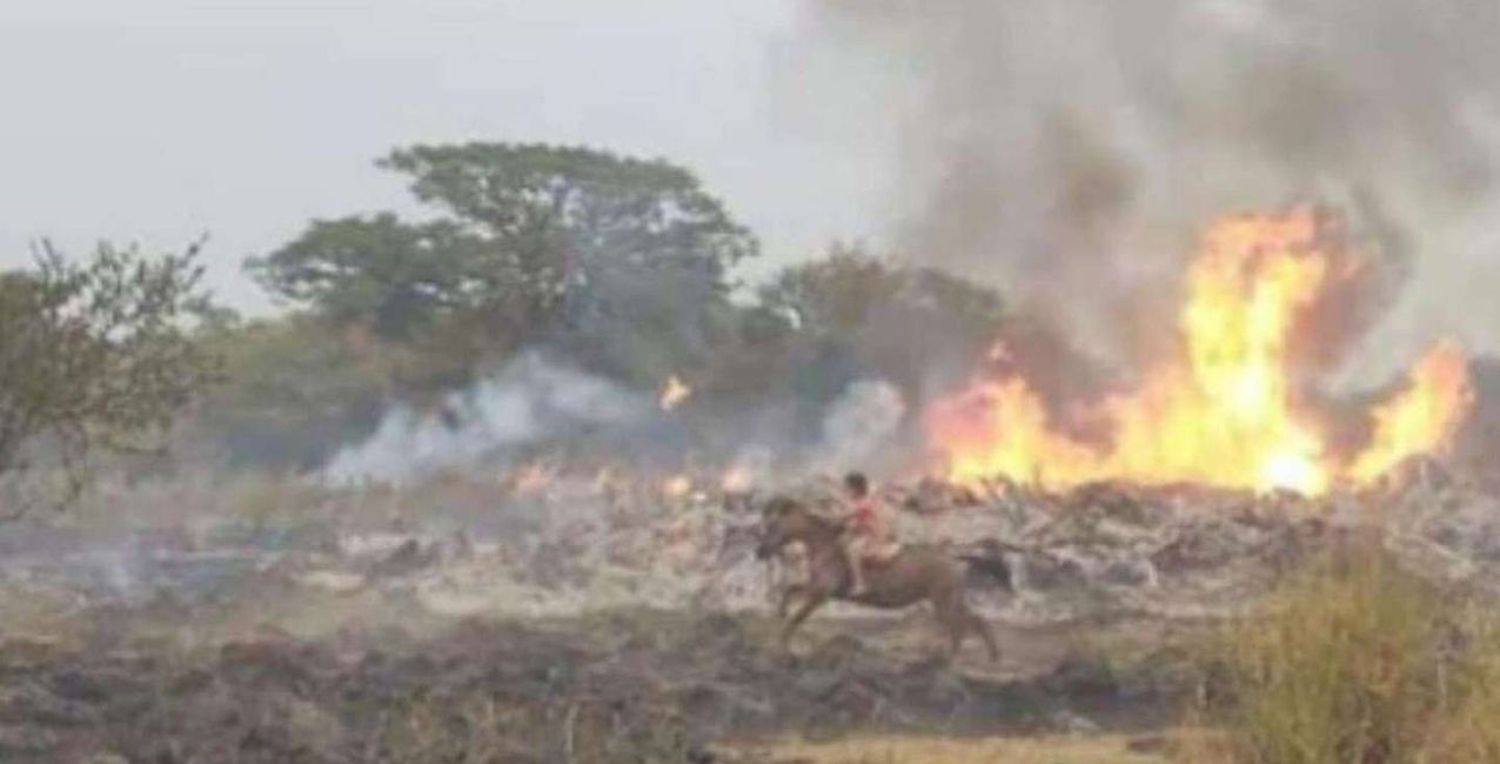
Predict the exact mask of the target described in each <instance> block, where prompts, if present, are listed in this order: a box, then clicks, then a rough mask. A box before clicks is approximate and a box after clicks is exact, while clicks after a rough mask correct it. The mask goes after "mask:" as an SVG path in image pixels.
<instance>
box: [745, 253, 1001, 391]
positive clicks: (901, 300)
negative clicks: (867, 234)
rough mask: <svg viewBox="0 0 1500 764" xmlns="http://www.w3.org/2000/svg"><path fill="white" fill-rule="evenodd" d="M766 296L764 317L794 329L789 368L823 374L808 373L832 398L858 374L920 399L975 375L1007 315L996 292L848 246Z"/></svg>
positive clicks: (802, 268) (787, 274)
mask: <svg viewBox="0 0 1500 764" xmlns="http://www.w3.org/2000/svg"><path fill="white" fill-rule="evenodd" d="M758 296H759V305H760V309H761V310H762V311H763V312H768V313H770V314H771V315H776V316H781V317H782V319H783V320H784V321H787V322H789V323H790V324H791V326H792V331H793V336H794V338H795V339H794V341H793V342H792V343H791V344H790V345H789V346H788V347H789V352H790V353H791V354H792V356H793V358H792V359H791V360H790V364H791V365H792V366H794V367H799V366H800V367H809V366H811V367H813V368H816V369H817V370H818V371H817V372H816V373H813V374H811V375H804V376H809V377H810V378H811V379H814V380H817V381H818V382H819V384H821V385H822V388H820V390H819V391H818V392H817V395H818V396H825V397H826V396H829V395H835V394H837V392H838V391H839V390H841V389H842V387H843V385H844V384H845V383H846V382H847V381H848V378H850V377H852V376H854V375H858V374H878V375H880V376H882V377H884V378H886V379H888V380H890V381H892V382H894V383H896V384H897V385H899V386H901V387H902V388H903V389H904V390H906V391H907V393H908V395H911V396H919V395H920V394H921V391H922V389H923V387H924V386H925V385H926V384H929V383H933V382H941V381H942V380H941V379H940V378H939V377H940V376H941V374H939V372H944V371H947V370H949V369H952V370H965V371H966V370H967V369H969V368H970V366H971V363H972V361H973V359H974V358H975V356H976V355H977V354H979V353H980V352H982V351H983V350H984V349H986V348H987V347H988V346H989V344H990V343H992V342H993V341H994V340H995V338H996V337H997V336H998V334H999V332H1000V329H1001V326H1002V323H1003V321H1004V319H1005V317H1006V313H1005V309H1004V301H1003V300H1002V299H1001V297H1000V295H999V293H997V292H996V291H995V290H993V289H991V288H989V287H986V286H983V285H981V284H977V283H975V282H972V281H968V280H966V279H964V278H961V277H958V276H955V275H953V274H950V273H947V272H945V271H942V270H939V269H936V268H929V267H920V266H909V265H903V264H901V263H899V262H896V261H893V260H890V259H887V258H880V257H876V256H873V255H871V254H869V253H868V252H865V251H863V250H862V249H860V248H858V247H849V246H836V247H834V248H833V250H832V251H831V252H830V253H829V254H828V255H827V256H826V257H823V258H821V259H818V260H812V261H809V262H806V263H800V264H798V265H794V266H791V267H788V268H786V269H784V270H782V271H781V272H779V273H778V274H776V276H774V277H773V278H772V279H771V280H770V281H769V282H767V283H766V284H764V285H762V286H761V288H760V290H759V293H758ZM808 394H809V395H811V394H812V393H808Z"/></svg>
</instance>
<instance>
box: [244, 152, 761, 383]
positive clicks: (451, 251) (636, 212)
mask: <svg viewBox="0 0 1500 764" xmlns="http://www.w3.org/2000/svg"><path fill="white" fill-rule="evenodd" d="M378 164H379V166H381V167H383V168H386V169H390V170H393V171H396V172H399V173H402V174H404V175H406V176H408V177H409V178H410V179H411V189H412V192H413V193H414V194H415V196H416V197H417V199H418V200H420V201H421V202H423V203H425V204H427V205H429V206H431V207H433V208H434V209H436V210H437V211H438V213H439V214H438V216H437V217H436V218H435V219H433V220H430V221H428V222H422V223H415V222H409V221H403V220H401V219H399V218H397V217H396V216H395V215H392V214H388V213H387V214H381V215H376V216H374V217H352V218H345V219H342V220H336V221H320V222H316V223H314V224H313V225H312V226H311V227H310V228H309V229H308V230H307V231H305V232H304V233H303V234H302V236H300V237H299V238H298V239H296V240H295V241H293V242H291V243H290V244H288V245H286V246H285V247H282V248H281V249H279V250H277V251H275V252H273V253H271V254H270V255H268V256H266V257H264V258H260V259H254V260H252V261H251V262H250V263H249V264H248V265H249V268H250V269H251V271H252V273H253V274H254V275H255V276H256V278H257V279H258V280H259V281H260V283H261V284H262V285H264V286H265V287H266V288H267V289H268V290H270V291H271V292H272V293H273V294H275V295H277V296H279V297H281V298H283V299H286V300H289V301H291V302H292V303H294V304H298V305H301V306H304V307H306V308H309V309H311V310H313V311H315V312H317V313H318V314H320V315H321V316H323V317H325V318H327V319H329V320H330V321H333V322H335V323H336V324H343V325H360V326H364V327H367V328H369V329H371V330H372V331H374V332H375V334H376V335H377V336H378V337H380V338H381V339H383V340H387V341H395V342H412V341H414V338H417V337H419V336H422V337H440V338H443V340H444V341H445V342H449V343H455V342H456V343H457V344H458V345H460V346H461V347H462V351H463V352H464V353H467V354H471V355H472V354H473V351H474V347H473V345H474V343H472V342H467V343H466V342H463V341H461V340H458V339H456V335H463V336H467V337H475V338H478V340H479V341H480V342H482V343H483V344H485V345H487V346H489V347H491V348H495V349H496V350H495V352H493V353H491V354H490V355H505V354H507V353H508V352H509V351H510V350H512V349H513V348H514V347H515V346H516V345H518V344H520V343H521V342H525V341H531V340H536V339H540V338H547V339H565V340H567V339H571V340H572V341H576V342H578V344H580V345H581V346H585V347H591V348H593V349H594V351H595V352H597V353H599V354H600V355H601V356H602V357H601V359H600V360H601V362H602V363H604V364H605V365H606V366H608V365H610V361H611V359H610V358H609V356H610V355H611V353H610V352H609V350H610V349H611V348H616V347H619V346H620V342H621V340H620V338H619V337H617V336H616V337H613V338H612V339H605V338H604V335H617V334H618V333H619V331H620V330H621V328H622V327H627V326H632V325H634V326H640V327H642V329H650V330H651V331H653V332H655V336H658V337H660V338H662V339H663V341H664V342H665V343H666V344H667V345H669V346H670V345H673V344H678V345H684V346H697V345H702V344H703V342H702V340H701V338H696V337H693V336H691V335H692V334H693V333H694V331H696V330H697V329H698V327H699V325H700V324H701V322H702V321H704V320H705V316H706V315H707V314H708V313H711V312H712V311H713V310H715V309H716V308H717V306H719V305H721V304H722V303H723V302H724V301H725V300H726V299H727V294H728V291H729V284H728V281H727V278H726V273H727V271H728V269H729V268H730V267H731V266H733V265H734V264H735V263H736V262H738V261H740V260H741V259H742V258H745V257H749V256H752V255H754V254H755V253H756V250H757V245H756V242H755V239H754V237H753V236H752V235H751V234H750V233H749V231H748V230H746V229H745V228H744V227H743V226H741V225H739V224H738V223H736V222H735V221H734V220H733V219H732V218H731V217H730V216H729V214H728V213H727V212H726V210H725V209H724V206H723V205H722V203H720V202H719V201H718V200H717V199H715V198H714V197H713V196H711V195H709V194H708V193H707V192H705V191H704V190H703V189H702V187H701V185H700V183H699V182H698V179H697V178H696V177H694V176H693V174H692V173H691V172H689V171H687V170H685V169H683V168H681V167H677V166H675V165H672V164H670V163H668V162H665V161H662V160H651V161H643V160H637V159H629V158H622V157H617V156H615V155H613V154H609V153H605V152H600V151H594V150H590V149H582V148H560V147H552V146H545V145H530V144H527V145H519V144H503V143H471V144H464V145H455V146H415V147H412V148H407V149H401V150H398V151H395V152H393V153H392V154H391V155H389V156H388V157H386V158H385V159H382V160H381V161H380V162H379V163H378ZM639 339H641V338H640V337H636V336H632V337H630V338H627V340H628V341H626V342H625V344H631V342H634V341H635V340H639ZM680 351H681V349H680V348H679V349H677V350H672V351H670V352H668V353H667V354H668V355H671V354H674V353H679V352H680ZM615 355H616V357H615V358H614V359H613V360H614V361H619V360H620V359H621V358H622V357H623V356H618V354H615ZM474 360H475V361H476V362H478V363H483V362H484V361H486V360H490V359H485V358H482V357H480V358H475V359H474Z"/></svg>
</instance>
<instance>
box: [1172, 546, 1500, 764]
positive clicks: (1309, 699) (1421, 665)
mask: <svg viewBox="0 0 1500 764" xmlns="http://www.w3.org/2000/svg"><path fill="white" fill-rule="evenodd" d="M1497 663H1500V640H1496V639H1495V638H1494V629H1492V628H1489V627H1488V626H1486V625H1483V624H1481V623H1479V622H1478V621H1476V618H1475V613H1474V612H1472V611H1470V610H1467V609H1465V608H1464V607H1463V606H1462V605H1461V604H1459V603H1458V602H1456V601H1455V600H1454V599H1452V598H1450V597H1447V596H1445V595H1444V594H1443V593H1442V592H1439V591H1438V590H1436V589H1435V588H1433V587H1432V586H1429V585H1428V584H1426V583H1425V582H1423V581H1422V580H1421V579H1419V578H1417V577H1416V576H1414V575H1411V574H1409V573H1408V572H1406V571H1404V570H1403V569H1402V568H1401V567H1400V566H1399V565H1398V564H1397V563H1395V562H1394V561H1393V560H1391V559H1390V558H1389V557H1388V556H1387V555H1385V554H1384V553H1382V552H1380V551H1378V548H1376V547H1370V548H1362V549H1359V550H1354V551H1344V552H1341V553H1339V554H1338V555H1335V556H1334V557H1333V558H1331V559H1329V560H1327V561H1325V562H1323V563H1321V564H1318V565H1316V566H1314V567H1313V568H1312V569H1310V570H1308V571H1306V572H1304V573H1303V574H1301V575H1300V576H1298V577H1296V578H1295V579H1294V580H1292V581H1291V582H1290V583H1289V584H1288V585H1287V586H1285V587H1284V589H1283V590H1282V591H1280V592H1279V593H1278V594H1276V595H1275V596H1274V597H1273V599H1272V602H1271V603H1270V607H1269V608H1268V611H1267V612H1266V613H1265V614H1264V615H1261V616H1258V617H1256V618H1254V619H1251V620H1247V621H1245V622H1241V623H1238V624H1236V625H1234V626H1233V627H1231V628H1229V629H1226V631H1225V633H1224V634H1223V635H1222V638H1221V639H1219V640H1218V642H1217V645H1216V648H1215V652H1214V653H1213V658H1212V660H1211V661H1210V666H1211V671H1212V674H1217V676H1218V678H1219V679H1220V680H1221V681H1220V682H1218V687H1219V688H1220V689H1222V690H1223V691H1224V693H1225V699H1224V701H1223V702H1221V703H1220V704H1219V705H1218V706H1217V708H1216V711H1217V713H1216V715H1215V716H1216V718H1217V720H1218V721H1220V722H1221V723H1223V724H1224V726H1225V727H1226V730H1227V732H1228V737H1227V745H1226V746H1223V748H1224V750H1222V751H1220V752H1218V753H1217V754H1216V756H1215V758H1221V759H1227V760H1230V761H1233V762H1238V763H1243V764H1344V763H1345V762H1354V763H1356V764H1407V763H1410V764H1429V763H1431V764H1437V763H1439V762H1442V763H1447V762H1453V763H1454V764H1457V763H1458V762H1466V763H1467V762H1489V761H1500V730H1497V727H1496V724H1495V722H1494V720H1495V719H1497V718H1500V715H1497V714H1500V689H1497V683H1496V681H1495V680H1496V679H1500V665H1497ZM1212 674H1211V675H1212ZM1199 758H1200V759H1201V760H1209V759H1208V757H1207V752H1202V753H1200V756H1199Z"/></svg>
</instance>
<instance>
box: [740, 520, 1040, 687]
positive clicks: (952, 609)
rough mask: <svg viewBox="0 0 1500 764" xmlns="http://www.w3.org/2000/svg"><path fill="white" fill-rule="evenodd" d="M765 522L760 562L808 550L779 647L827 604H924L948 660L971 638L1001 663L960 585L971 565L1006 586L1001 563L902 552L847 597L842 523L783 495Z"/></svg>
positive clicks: (788, 601) (789, 594) (873, 566)
mask: <svg viewBox="0 0 1500 764" xmlns="http://www.w3.org/2000/svg"><path fill="white" fill-rule="evenodd" d="M763 520H764V525H763V527H762V535H761V540H760V544H759V546H758V547H757V548H756V556H757V557H759V558H760V559H767V558H769V557H771V556H772V555H776V554H779V553H780V552H781V551H782V550H783V549H784V548H785V547H786V546H787V545H788V544H791V543H793V542H800V543H801V544H802V545H803V546H804V547H805V549H806V551H807V567H808V578H807V581H806V582H805V583H802V584H793V585H790V586H788V587H787V588H786V590H785V591H784V592H783V594H782V598H781V602H780V605H779V607H778V608H777V613H778V615H779V616H780V617H781V618H782V619H783V621H784V624H783V626H782V630H781V646H782V649H786V648H787V646H788V645H789V644H790V642H791V638H792V633H793V632H795V631H796V630H797V627H798V626H800V625H801V624H802V622H803V621H805V620H807V617H808V616H810V615H812V614H813V611H815V610H817V609H818V608H820V607H822V606H823V605H824V604H826V603H827V602H828V601H829V600H842V601H845V602H853V603H856V604H859V605H865V606H868V607H873V608H880V609H883V610H894V609H898V608H905V607H909V606H911V605H915V604H917V603H920V602H924V601H926V602H931V603H932V606H933V610H934V612H935V613H936V615H937V618H938V621H939V623H940V624H941V625H942V626H943V628H944V629H945V630H946V631H947V633H948V657H949V658H950V659H951V658H952V657H954V656H956V655H957V654H958V650H959V647H961V646H962V644H963V641H964V638H965V637H967V636H968V635H969V634H970V633H971V632H972V633H976V634H978V635H979V638H980V639H982V640H984V644H985V647H986V648H987V649H988V650H989V655H990V660H992V661H993V660H998V659H999V657H1000V650H999V648H998V647H997V646H996V644H995V635H994V633H993V632H992V631H991V630H990V627H989V624H987V623H985V622H984V619H982V618H980V617H979V615H978V614H976V613H975V612H974V611H973V610H972V609H970V608H969V605H968V603H966V602H964V593H963V582H964V573H965V572H966V566H968V565H973V566H975V567H976V568H977V569H980V570H983V571H985V572H987V573H989V574H991V575H994V576H995V577H996V578H998V579H999V580H1000V582H1001V583H1002V585H1004V586H1006V587H1007V588H1009V586H1010V580H1009V576H1008V575H1007V572H1006V570H1005V568H1004V565H1003V563H1000V562H998V561H996V560H990V559H985V558H973V557H963V556H955V555H952V554H950V553H949V552H946V551H944V550H942V549H939V548H937V547H932V546H921V545H913V546H907V547H903V548H902V549H901V551H900V552H898V553H896V554H895V555H894V556H893V557H891V558H890V559H888V560H883V561H879V562H871V563H870V564H869V567H868V568H867V570H866V573H865V577H866V581H865V583H866V584H867V587H866V591H865V592H864V593H863V594H861V595H859V596H850V595H849V588H850V586H849V584H850V574H849V569H848V564H847V562H846V560H845V558H844V554H843V551H842V550H843V547H842V542H841V540H840V537H841V535H842V534H843V531H844V526H843V523H841V522H840V521H838V520H832V519H828V518H825V517H821V516H819V515H818V514H816V513H814V512H813V511H812V510H811V509H809V508H808V507H807V506H806V505H804V504H803V503H801V502H799V501H797V500H795V499H792V498H789V497H785V496H778V497H776V498H773V499H771V500H770V501H768V502H767V503H766V507H765V516H764V518H763ZM798 597H801V598H802V603H801V605H800V606H799V607H798V608H797V610H796V612H795V613H793V614H792V616H791V618H787V611H788V610H789V609H790V608H791V605H792V602H793V601H794V600H795V599H797V598H798Z"/></svg>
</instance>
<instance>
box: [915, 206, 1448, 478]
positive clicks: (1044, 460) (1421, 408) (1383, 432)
mask: <svg viewBox="0 0 1500 764" xmlns="http://www.w3.org/2000/svg"><path fill="white" fill-rule="evenodd" d="M1323 238H1326V237H1321V235H1320V223H1319V218H1318V215H1317V213H1316V212H1315V211H1313V210H1311V209H1298V210H1294V211H1292V212H1289V213H1287V214H1285V215H1243V216H1235V217H1229V218H1225V219H1222V220H1220V221H1218V222H1216V223H1215V224H1214V225H1213V226H1211V227H1210V228H1209V230H1208V231H1207V233H1206V235H1205V236H1204V241H1203V251H1202V253H1201V255H1200V256H1199V257H1198V258H1197V259H1196V260H1195V261H1194V263H1193V265H1192V266H1191V268H1190V270H1189V272H1188V275H1187V283H1186V291H1187V301H1186V304H1185V305H1184V306H1183V308H1182V310H1181V311H1180V313H1179V316H1178V329H1179V331H1180V334H1181V339H1182V353H1181V356H1182V357H1181V358H1180V359H1179V360H1177V361H1176V362H1174V363H1170V364H1167V365H1165V366H1162V367H1160V368H1157V369H1155V370H1153V371H1152V372H1151V373H1150V374H1148V375H1147V376H1146V377H1145V379H1144V380H1143V383H1142V385H1141V387H1140V388H1139V389H1138V390H1136V391H1134V392H1131V393H1129V394H1122V395H1114V396H1111V397H1108V398H1106V399H1104V400H1102V401H1098V402H1096V403H1094V404H1093V405H1092V406H1091V407H1090V408H1089V409H1088V410H1087V412H1086V413H1087V415H1088V416H1086V417H1085V419H1087V420H1089V421H1094V422H1098V423H1099V424H1101V425H1102V426H1103V428H1104V431H1106V432H1107V433H1108V434H1109V437H1108V438H1107V439H1106V442H1104V443H1094V442H1090V441H1086V440H1084V439H1082V438H1079V437H1076V436H1074V435H1072V434H1070V433H1068V432H1066V431H1064V430H1062V429H1060V428H1059V427H1057V426H1056V423H1054V422H1053V421H1051V420H1050V418H1049V414H1048V411H1047V409H1046V407H1045V405H1044V404H1043V401H1042V399H1041V397H1040V396H1039V395H1038V394H1037V393H1036V391H1035V390H1034V389H1033V388H1032V387H1031V385H1030V384H1029V383H1028V382H1027V380H1026V379H1024V378H1022V377H1019V376H1001V377H1000V378H991V379H985V380H982V381H979V382H977V383H976V384H974V385H973V386H972V387H970V388H969V389H967V390H965V391H963V392H961V393H959V394H958V395H956V396H954V397H953V398H950V399H948V400H944V401H941V402H939V403H938V404H937V405H935V406H934V407H933V408H932V409H931V410H930V412H929V416H928V421H927V424H928V428H929V436H930V438H931V440H932V442H933V443H934V444H936V445H937V446H938V447H939V448H940V449H942V451H943V452H944V456H945V458H946V468H947V471H948V473H949V475H950V477H952V478H954V479H956V480H959V481H973V480H976V479H979V478H984V477H992V476H1004V477H1007V478H1010V479H1012V480H1016V481H1019V482H1026V483H1037V484H1041V485H1046V486H1050V487H1067V486H1072V485H1077V484H1080V483H1084V482H1088V481H1092V480H1101V479H1125V480H1130V481H1133V482H1139V483H1146V484H1162V483H1172V482H1181V481H1193V482H1200V483H1205V484H1209V485H1217V486H1224V487H1236V488H1252V489H1272V488H1286V489H1292V490H1296V491H1300V492H1303V493H1308V494H1317V493H1322V492H1324V491H1326V490H1327V489H1328V488H1329V487H1331V486H1332V485H1333V484H1334V483H1338V482H1345V481H1347V482H1353V483H1356V484H1362V483H1368V482H1370V481H1372V480H1374V479H1375V478H1377V477H1379V476H1380V475H1381V474H1382V473H1384V472H1385V471H1387V470H1389V469H1390V468H1391V467H1392V466H1394V465H1395V464H1396V463H1398V462H1400V461H1401V460H1403V459H1405V458H1407V457H1409V456H1412V455H1415V454H1420V453H1427V452H1430V451H1433V450H1436V449H1439V448H1441V447H1442V446H1443V445H1444V444H1445V441H1446V440H1447V439H1448V437H1449V436H1450V435H1451V434H1452V432H1453V430H1454V429H1455V427H1456V425H1457V424H1458V423H1459V422H1460V421H1461V420H1462V418H1463V415H1464V414H1465V413H1466V411H1467V408H1468V405H1469V403H1470V400H1471V397H1472V395H1471V393H1470V391H1469V383H1468V370H1467V364H1466V362H1465V360H1464V357H1463V355H1462V353H1461V352H1460V351H1459V350H1458V349H1457V348H1456V347H1454V346H1452V345H1448V344H1444V345H1441V346H1439V347H1438V348H1436V349H1434V350H1433V351H1432V352H1431V353H1430V354H1429V355H1428V356H1427V357H1426V359H1424V360H1423V361H1422V362H1421V363H1420V364H1419V365H1418V366H1417V367H1416V369H1415V370H1414V371H1413V373H1412V375H1411V379H1410V381H1409V383H1408V385H1407V387H1406V388H1405V390H1404V391H1402V392H1401V393H1400V394H1398V395H1397V396H1396V397H1394V398H1393V399H1391V400H1389V401H1387V402H1385V403H1384V404H1382V405H1380V406H1378V407H1377V408H1376V409H1375V411H1374V412H1373V413H1372V422H1373V434H1372V438H1371V441H1370V443H1369V444H1368V445H1367V446H1366V447H1365V448H1364V449H1362V450H1361V451H1360V452H1358V453H1356V454H1354V455H1353V456H1352V457H1350V456H1348V455H1339V454H1335V453H1333V452H1332V451H1331V449H1330V447H1329V445H1328V441H1327V438H1326V437H1325V433H1324V431H1323V429H1322V428H1321V427H1320V420H1319V419H1318V418H1317V417H1316V416H1314V412H1312V411H1309V410H1308V408H1307V407H1306V405H1305V404H1304V402H1302V401H1299V400H1298V394H1297V390H1296V389H1295V387H1296V386H1295V384H1294V383H1293V381H1292V379H1293V376H1292V373H1291V372H1292V371H1293V369H1292V363H1291V358H1292V342H1293V338H1295V337H1297V336H1299V327H1302V324H1305V323H1306V321H1307V320H1308V313H1309V308H1311V307H1312V306H1314V305H1315V304H1317V301H1318V300H1319V298H1320V297H1321V296H1322V295H1323V294H1325V290H1326V289H1327V288H1328V287H1329V286H1330V285H1331V283H1332V282H1333V281H1334V280H1335V279H1338V278H1342V277H1344V276H1345V275H1347V274H1348V273H1350V272H1352V271H1351V269H1354V268H1356V267H1357V266H1358V263H1357V262H1356V261H1354V260H1353V259H1352V255H1351V253H1349V252H1346V251H1342V250H1334V249H1331V248H1330V247H1329V245H1328V244H1327V243H1326V242H1325V241H1323ZM1302 328H1305V327H1302ZM990 357H991V358H992V359H1006V358H1009V357H1010V356H1009V354H1008V353H1007V352H1006V350H1005V348H1004V347H998V348H997V349H995V350H992V351H991V353H990Z"/></svg>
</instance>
